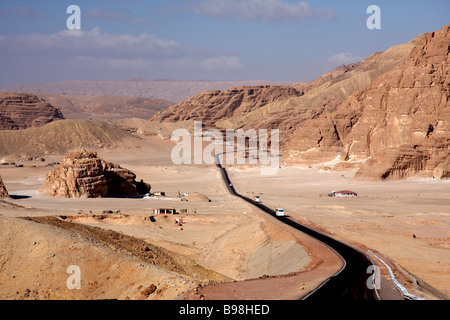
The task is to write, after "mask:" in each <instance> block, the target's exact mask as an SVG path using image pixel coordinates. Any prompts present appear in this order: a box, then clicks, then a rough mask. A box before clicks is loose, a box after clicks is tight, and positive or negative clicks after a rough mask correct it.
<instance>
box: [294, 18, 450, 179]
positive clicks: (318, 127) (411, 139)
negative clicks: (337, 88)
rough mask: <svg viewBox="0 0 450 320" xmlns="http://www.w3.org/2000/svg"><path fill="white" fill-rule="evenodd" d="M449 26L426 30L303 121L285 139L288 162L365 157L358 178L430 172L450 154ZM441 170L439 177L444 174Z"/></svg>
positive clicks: (354, 159) (392, 176)
mask: <svg viewBox="0 0 450 320" xmlns="http://www.w3.org/2000/svg"><path fill="white" fill-rule="evenodd" d="M449 44H450V26H445V27H443V28H442V29H441V30H440V31H437V32H432V33H429V34H426V35H425V36H424V37H423V38H422V39H421V40H419V41H418V42H417V44H416V46H415V47H414V48H413V50H412V51H411V53H410V55H409V57H408V58H407V59H406V61H405V62H404V63H403V64H401V65H399V66H397V67H396V68H394V69H393V70H391V71H389V72H388V73H385V74H383V75H381V76H379V77H378V78H377V79H375V80H374V81H373V82H372V83H371V84H370V85H369V86H367V87H366V88H364V89H363V90H361V91H359V92H357V93H355V94H353V95H352V96H350V97H349V98H348V99H346V100H345V101H344V102H343V103H342V104H341V105H340V106H339V107H338V108H337V110H335V111H333V112H328V113H324V114H322V115H321V116H320V117H319V118H318V119H312V120H308V121H306V122H305V123H304V124H303V126H302V128H299V129H298V130H297V131H296V132H295V133H294V135H293V137H292V139H291V143H290V144H289V145H288V148H287V153H288V157H287V158H288V160H289V161H290V162H291V163H303V164H304V163H311V162H316V163H319V162H323V161H327V160H332V159H333V158H335V157H336V156H337V155H341V157H342V160H344V161H359V160H364V159H369V160H367V162H366V163H365V164H364V165H363V166H362V167H361V169H360V171H359V172H358V173H357V174H356V176H355V177H356V178H360V179H376V180H379V179H395V178H406V177H410V176H413V175H417V174H420V175H423V176H428V177H431V176H433V172H434V170H435V169H436V168H437V167H438V166H442V167H446V165H445V164H446V163H448V161H449V157H448V156H449V154H450V76H449V70H450V56H449V52H450V45H449ZM444 176H445V175H444Z"/></svg>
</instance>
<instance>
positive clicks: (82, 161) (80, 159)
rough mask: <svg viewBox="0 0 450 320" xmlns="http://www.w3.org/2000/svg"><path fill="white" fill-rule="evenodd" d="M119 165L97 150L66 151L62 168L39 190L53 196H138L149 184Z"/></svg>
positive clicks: (47, 179)
mask: <svg viewBox="0 0 450 320" xmlns="http://www.w3.org/2000/svg"><path fill="white" fill-rule="evenodd" d="M135 179H136V175H135V174H134V173H133V172H131V171H129V170H127V169H124V168H121V167H120V166H119V165H115V164H113V163H109V162H105V161H104V160H102V159H100V158H98V157H97V153H96V152H89V151H86V150H79V151H75V152H72V153H69V154H67V155H66V156H65V157H64V160H63V161H62V162H61V164H60V165H59V167H58V168H57V169H55V170H53V171H51V172H50V173H49V174H47V177H46V180H45V184H44V186H43V187H42V188H41V189H40V190H39V193H40V194H42V195H46V196H52V197H65V198H81V197H83V198H99V197H139V196H140V195H142V194H145V193H148V192H150V185H149V184H146V183H144V182H143V181H142V180H141V181H140V182H136V180H135Z"/></svg>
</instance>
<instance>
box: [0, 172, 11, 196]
mask: <svg viewBox="0 0 450 320" xmlns="http://www.w3.org/2000/svg"><path fill="white" fill-rule="evenodd" d="M8 198H9V194H8V190H6V187H5V185H4V184H3V180H2V177H1V176H0V199H8Z"/></svg>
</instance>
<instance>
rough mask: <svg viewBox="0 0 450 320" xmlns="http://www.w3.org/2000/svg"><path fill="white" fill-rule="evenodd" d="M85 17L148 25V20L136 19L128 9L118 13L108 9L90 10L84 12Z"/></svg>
mask: <svg viewBox="0 0 450 320" xmlns="http://www.w3.org/2000/svg"><path fill="white" fill-rule="evenodd" d="M83 17H87V18H89V19H103V20H111V21H118V20H124V21H130V22H134V23H148V22H149V21H148V19H147V18H142V17H134V16H133V15H132V14H131V11H130V10H128V9H120V10H118V11H112V10H108V9H101V8H95V9H89V10H86V11H84V12H83Z"/></svg>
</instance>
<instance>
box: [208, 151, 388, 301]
mask: <svg viewBox="0 0 450 320" xmlns="http://www.w3.org/2000/svg"><path fill="white" fill-rule="evenodd" d="M217 156H218V155H216V166H217V167H218V168H219V169H220V171H221V173H222V178H223V180H224V182H225V184H226V186H227V187H228V191H229V192H230V193H231V194H232V195H234V196H236V197H239V198H241V199H243V200H245V201H247V202H248V203H250V204H252V205H254V206H256V207H258V208H259V209H261V210H263V211H264V212H266V213H267V214H270V215H271V216H273V217H275V218H276V219H278V220H280V221H281V222H284V223H285V224H287V225H290V226H291V227H294V228H296V229H297V230H300V231H302V232H303V233H306V234H308V235H309V236H311V237H313V238H315V239H317V240H319V241H321V242H322V243H324V244H326V245H328V246H329V247H331V248H332V249H334V250H335V251H336V252H337V253H338V254H339V255H340V256H341V258H342V259H343V260H344V262H345V265H344V267H343V268H342V269H341V270H340V271H339V272H338V273H337V274H336V275H334V276H332V277H331V278H329V279H328V280H327V281H325V282H324V283H322V285H321V286H319V288H317V289H316V290H315V291H313V292H312V293H310V294H309V295H307V296H306V297H305V298H303V300H308V301H314V300H320V301H324V300H328V301H336V300H379V298H378V296H377V293H376V291H375V290H370V289H368V287H367V284H366V282H367V279H368V277H369V276H370V274H368V273H367V268H368V267H369V266H371V265H373V263H372V262H371V261H370V260H369V259H368V258H367V257H366V256H365V255H364V254H363V253H362V252H360V251H358V250H356V249H354V248H352V247H350V246H348V245H346V244H344V243H342V242H340V241H337V240H335V239H333V238H331V237H329V236H326V235H324V234H322V233H320V232H317V231H315V230H312V229H310V228H308V227H306V226H304V225H301V224H299V223H298V222H296V221H293V220H292V219H290V218H289V217H287V216H284V217H278V216H277V215H276V213H275V210H273V209H271V208H269V207H267V206H265V205H264V204H262V203H258V202H255V201H254V200H252V199H250V198H248V197H245V196H242V195H240V194H238V193H237V192H236V190H235V189H234V187H233V185H232V182H231V180H230V178H229V177H228V173H227V171H226V169H225V168H223V167H222V165H221V164H220V161H219V159H218V157H217Z"/></svg>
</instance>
